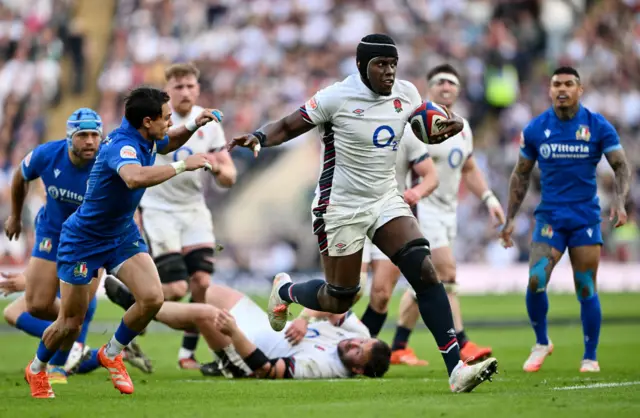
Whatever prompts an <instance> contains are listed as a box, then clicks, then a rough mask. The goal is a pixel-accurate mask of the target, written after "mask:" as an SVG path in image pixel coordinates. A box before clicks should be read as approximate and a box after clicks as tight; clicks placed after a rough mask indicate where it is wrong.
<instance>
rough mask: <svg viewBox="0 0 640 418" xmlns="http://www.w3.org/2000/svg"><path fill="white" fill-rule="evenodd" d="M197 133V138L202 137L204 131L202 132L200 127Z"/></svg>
mask: <svg viewBox="0 0 640 418" xmlns="http://www.w3.org/2000/svg"><path fill="white" fill-rule="evenodd" d="M197 134H198V138H200V139H203V138H204V132H202V129H198V131H197Z"/></svg>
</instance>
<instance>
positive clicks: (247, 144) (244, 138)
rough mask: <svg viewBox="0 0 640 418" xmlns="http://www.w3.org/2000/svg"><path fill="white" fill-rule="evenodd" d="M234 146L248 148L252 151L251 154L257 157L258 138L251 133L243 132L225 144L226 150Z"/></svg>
mask: <svg viewBox="0 0 640 418" xmlns="http://www.w3.org/2000/svg"><path fill="white" fill-rule="evenodd" d="M235 147H243V148H249V149H250V150H251V151H253V156H254V157H256V158H257V157H258V153H259V152H260V148H261V146H260V140H259V139H258V138H257V137H256V136H255V135H253V134H245V135H241V136H236V137H235V138H233V139H232V140H231V142H229V144H228V145H227V151H231V150H232V149H234V148H235Z"/></svg>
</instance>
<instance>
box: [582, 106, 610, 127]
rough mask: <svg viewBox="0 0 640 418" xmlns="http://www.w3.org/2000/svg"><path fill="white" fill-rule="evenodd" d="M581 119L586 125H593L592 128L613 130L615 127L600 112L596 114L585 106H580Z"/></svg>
mask: <svg viewBox="0 0 640 418" xmlns="http://www.w3.org/2000/svg"><path fill="white" fill-rule="evenodd" d="M580 108H581V109H580V119H582V120H584V122H585V123H588V124H590V125H592V127H596V128H600V127H602V128H613V125H612V124H611V122H609V120H608V119H607V118H606V117H605V116H604V115H603V114H602V113H598V112H594V111H593V110H591V109H589V108H588V107H585V106H582V105H581V106H580Z"/></svg>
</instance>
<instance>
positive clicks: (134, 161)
mask: <svg viewBox="0 0 640 418" xmlns="http://www.w3.org/2000/svg"><path fill="white" fill-rule="evenodd" d="M129 164H136V165H141V164H140V161H137V160H131V161H122V162H121V163H120V164H118V166H117V167H116V173H120V169H121V168H122V167H124V166H125V165H129Z"/></svg>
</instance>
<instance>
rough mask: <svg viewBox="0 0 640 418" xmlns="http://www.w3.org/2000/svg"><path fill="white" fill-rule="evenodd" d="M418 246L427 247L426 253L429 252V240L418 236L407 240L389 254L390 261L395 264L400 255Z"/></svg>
mask: <svg viewBox="0 0 640 418" xmlns="http://www.w3.org/2000/svg"><path fill="white" fill-rule="evenodd" d="M418 247H427V251H428V253H429V254H431V244H429V241H428V240H427V239H426V238H418V239H414V240H413V241H409V242H407V243H406V244H405V245H404V246H403V247H402V248H400V250H399V251H398V252H397V253H395V254H394V255H393V256H391V261H392V262H393V264H395V265H396V266H397V265H398V263H399V262H400V259H401V258H402V257H404V256H406V255H407V254H408V253H409V252H411V251H413V250H415V249H416V248H418Z"/></svg>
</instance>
